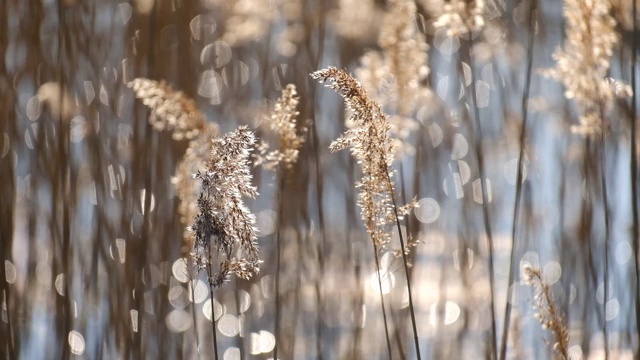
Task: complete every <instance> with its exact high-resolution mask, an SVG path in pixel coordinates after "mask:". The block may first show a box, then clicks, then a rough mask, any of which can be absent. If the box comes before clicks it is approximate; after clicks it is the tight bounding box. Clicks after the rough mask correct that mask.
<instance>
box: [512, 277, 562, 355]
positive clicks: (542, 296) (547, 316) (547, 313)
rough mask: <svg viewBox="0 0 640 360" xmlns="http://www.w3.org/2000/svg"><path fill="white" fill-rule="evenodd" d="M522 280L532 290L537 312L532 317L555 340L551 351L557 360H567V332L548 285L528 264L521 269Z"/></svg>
mask: <svg viewBox="0 0 640 360" xmlns="http://www.w3.org/2000/svg"><path fill="white" fill-rule="evenodd" d="M522 278H523V280H524V281H525V283H526V284H527V285H529V286H531V287H533V288H534V291H535V296H534V299H535V300H536V302H537V304H535V305H534V308H535V309H537V310H538V312H537V313H536V314H535V315H534V316H535V318H536V319H538V321H539V322H540V325H541V326H542V328H543V329H545V330H549V331H551V333H552V334H553V337H554V338H555V343H554V344H553V350H554V351H555V352H556V354H557V355H558V359H559V360H569V359H570V357H569V330H568V329H567V326H566V325H565V323H564V319H563V318H562V315H561V314H560V309H558V306H557V305H556V302H555V300H554V299H553V294H552V292H551V288H550V287H549V284H548V283H547V282H546V281H545V280H543V279H542V274H541V272H540V269H539V268H536V267H533V266H531V265H529V264H525V265H524V266H523V267H522Z"/></svg>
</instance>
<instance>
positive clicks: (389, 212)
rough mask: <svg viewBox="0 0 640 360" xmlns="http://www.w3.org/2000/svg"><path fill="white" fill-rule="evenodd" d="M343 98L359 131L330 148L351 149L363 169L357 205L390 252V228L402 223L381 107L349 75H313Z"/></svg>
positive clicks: (390, 145)
mask: <svg viewBox="0 0 640 360" xmlns="http://www.w3.org/2000/svg"><path fill="white" fill-rule="evenodd" d="M311 76H312V77H313V78H314V79H318V80H320V81H321V82H323V83H324V82H330V84H329V85H327V86H328V87H329V88H331V89H334V90H335V91H336V92H338V94H340V96H342V97H343V98H344V100H345V102H346V104H347V106H348V107H349V109H350V110H351V111H352V114H351V116H350V117H349V121H352V122H353V123H354V124H355V125H356V127H354V128H352V129H349V130H347V131H346V133H345V134H344V135H342V136H341V137H340V138H338V139H337V140H335V141H333V142H332V143H331V145H330V147H329V149H330V150H331V151H332V152H336V151H340V150H344V149H347V148H350V149H351V154H352V155H353V156H354V157H355V158H356V159H357V160H358V163H359V164H360V165H361V166H362V179H361V180H360V181H359V182H357V183H356V188H358V189H360V193H359V194H358V205H359V206H360V208H361V210H362V220H363V222H364V226H365V228H366V230H367V232H368V233H369V235H370V236H371V239H372V240H373V242H374V244H375V245H376V246H377V247H378V249H380V250H383V249H385V248H387V246H388V244H389V241H390V239H391V235H390V233H389V231H388V226H389V225H390V224H394V223H395V222H396V220H400V219H399V217H398V216H396V212H395V210H396V207H395V206H394V204H393V192H394V190H395V189H394V186H393V181H392V179H393V175H394V173H395V171H394V170H393V169H392V168H391V164H392V162H393V153H394V144H393V141H392V139H391V137H390V136H389V129H390V124H389V120H388V117H387V115H385V114H384V113H383V112H382V108H381V107H380V105H379V104H377V103H376V102H375V101H373V100H372V99H371V98H370V97H369V95H368V94H367V92H366V90H365V89H364V88H363V87H362V85H360V83H359V82H358V81H357V80H356V79H354V78H353V77H352V76H351V75H349V74H348V73H347V72H345V71H342V70H338V69H337V68H335V67H329V68H327V69H325V70H320V71H316V72H314V73H312V74H311ZM415 206H416V202H415V201H413V202H411V203H409V204H407V205H405V206H401V207H398V208H397V210H398V214H399V215H400V216H402V215H406V214H408V213H409V212H410V210H411V209H412V208H413V207H415Z"/></svg>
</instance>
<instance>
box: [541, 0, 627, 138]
mask: <svg viewBox="0 0 640 360" xmlns="http://www.w3.org/2000/svg"><path fill="white" fill-rule="evenodd" d="M564 18H565V20H566V27H565V35H566V40H565V42H564V45H563V46H562V48H559V49H557V50H556V51H555V52H554V54H553V59H554V60H556V66H555V67H554V68H551V69H547V70H545V71H543V74H544V75H546V76H548V77H550V78H553V79H555V80H557V81H560V82H561V83H562V84H563V85H564V87H565V89H566V90H565V97H566V98H567V99H575V101H576V103H577V104H578V105H579V106H580V108H581V113H582V115H581V116H580V119H579V120H580V124H579V125H575V126H572V128H571V130H572V131H573V132H574V133H578V134H582V135H596V134H599V133H600V132H601V131H603V130H604V128H605V123H604V118H603V116H604V114H605V113H607V112H608V111H609V109H610V108H611V107H612V105H613V100H614V99H615V98H616V97H629V96H631V95H632V90H631V87H630V86H628V85H626V84H623V83H620V82H618V81H615V80H613V79H611V78H607V77H606V75H607V73H608V71H609V67H610V65H611V56H612V54H613V49H614V47H615V46H616V45H617V43H618V41H619V38H618V34H617V32H616V21H615V19H614V18H613V17H612V16H611V14H610V4H609V1H607V0H588V1H587V0H565V3H564Z"/></svg>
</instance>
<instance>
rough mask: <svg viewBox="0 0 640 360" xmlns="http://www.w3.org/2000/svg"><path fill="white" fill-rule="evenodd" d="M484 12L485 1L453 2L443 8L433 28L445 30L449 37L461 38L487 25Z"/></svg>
mask: <svg viewBox="0 0 640 360" xmlns="http://www.w3.org/2000/svg"><path fill="white" fill-rule="evenodd" d="M484 11H485V3H484V0H472V1H467V0H451V2H448V3H446V4H445V5H444V6H443V7H442V13H441V14H440V16H439V17H438V19H437V20H436V21H435V22H434V23H433V26H434V27H435V28H436V29H445V30H446V31H447V36H449V37H461V36H463V35H466V34H468V33H469V32H473V31H479V30H482V28H483V27H484V24H485V20H484Z"/></svg>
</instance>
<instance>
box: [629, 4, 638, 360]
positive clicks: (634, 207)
mask: <svg viewBox="0 0 640 360" xmlns="http://www.w3.org/2000/svg"><path fill="white" fill-rule="evenodd" d="M631 3H632V9H633V11H632V15H631V16H632V18H633V34H634V36H633V40H632V41H631V89H632V90H633V94H631V117H632V118H631V154H630V156H629V159H630V169H631V213H632V215H633V227H632V239H633V240H632V242H633V255H634V260H635V261H634V265H635V266H634V269H635V275H636V291H635V293H634V294H635V303H636V329H640V263H639V262H638V258H639V257H640V253H639V251H640V249H639V248H640V245H639V244H638V243H639V242H640V225H639V224H638V162H637V159H636V153H637V147H638V145H637V142H636V121H637V116H638V114H637V110H636V99H637V98H636V97H637V95H636V90H637V89H636V62H637V60H638V43H637V41H638V37H637V36H635V34H637V32H636V31H637V28H638V26H637V25H638V24H637V18H638V4H637V2H636V1H632V2H631ZM635 358H636V359H640V350H639V351H636V356H635Z"/></svg>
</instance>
